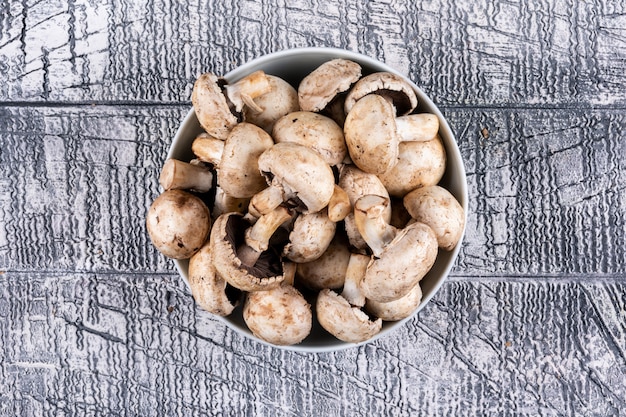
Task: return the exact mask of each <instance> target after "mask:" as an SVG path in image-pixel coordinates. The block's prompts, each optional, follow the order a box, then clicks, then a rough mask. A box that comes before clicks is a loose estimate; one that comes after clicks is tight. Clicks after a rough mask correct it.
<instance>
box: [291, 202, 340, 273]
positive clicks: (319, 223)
mask: <svg viewBox="0 0 626 417" xmlns="http://www.w3.org/2000/svg"><path fill="white" fill-rule="evenodd" d="M336 229H337V224H336V223H335V222H333V221H332V220H330V219H329V218H328V210H327V209H322V210H320V211H318V212H316V213H308V214H300V215H299V216H298V217H297V218H296V220H295V221H294V223H293V228H292V229H291V233H290V234H289V243H288V244H287V245H286V246H285V249H284V250H283V254H284V256H285V257H286V258H287V259H289V260H291V261H293V262H299V263H301V262H310V261H313V260H315V259H317V258H319V257H320V256H322V254H323V253H324V252H325V251H326V249H327V248H328V245H330V242H331V241H332V240H333V236H334V235H335V230H336Z"/></svg>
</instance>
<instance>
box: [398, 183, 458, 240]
mask: <svg viewBox="0 0 626 417" xmlns="http://www.w3.org/2000/svg"><path fill="white" fill-rule="evenodd" d="M404 206H405V207H406V209H407V211H408V212H409V214H410V215H411V217H413V218H414V219H415V220H417V221H418V222H422V223H425V224H427V225H429V226H430V227H431V228H432V229H433V231H434V232H435V235H436V236H437V242H438V244H439V247H440V248H442V249H444V250H447V251H451V250H452V249H454V247H455V246H456V245H457V243H458V242H459V240H460V239H461V236H462V235H463V230H464V228H465V213H464V210H463V207H462V206H461V204H459V202H458V200H457V199H456V198H455V197H454V196H453V195H452V194H451V193H450V191H448V190H446V189H445V188H443V187H440V186H438V185H431V186H428V187H422V188H418V189H416V190H413V191H411V192H410V193H408V194H407V195H406V196H405V197H404Z"/></svg>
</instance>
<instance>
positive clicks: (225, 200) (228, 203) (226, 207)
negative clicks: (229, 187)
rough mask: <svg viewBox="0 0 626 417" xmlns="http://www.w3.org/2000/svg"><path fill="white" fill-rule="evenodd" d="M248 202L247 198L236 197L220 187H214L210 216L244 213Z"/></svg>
mask: <svg viewBox="0 0 626 417" xmlns="http://www.w3.org/2000/svg"><path fill="white" fill-rule="evenodd" d="M249 203H250V199H249V198H237V197H233V196H231V195H230V194H227V193H226V192H225V191H224V189H223V188H222V187H219V186H217V187H215V199H214V202H213V208H212V210H211V216H213V218H214V219H217V218H218V217H219V216H221V215H222V214H224V213H231V212H237V213H242V214H243V213H245V212H246V209H247V208H248V204H249Z"/></svg>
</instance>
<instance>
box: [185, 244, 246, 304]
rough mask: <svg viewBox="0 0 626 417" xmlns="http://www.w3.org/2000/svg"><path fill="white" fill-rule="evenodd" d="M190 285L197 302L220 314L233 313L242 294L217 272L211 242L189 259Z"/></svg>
mask: <svg viewBox="0 0 626 417" xmlns="http://www.w3.org/2000/svg"><path fill="white" fill-rule="evenodd" d="M189 287H190V288H191V295H192V296H193V298H194V300H196V303H198V305H199V306H200V307H202V308H203V309H204V310H206V311H208V312H209V313H212V314H216V315H218V316H228V315H229V314H231V313H232V312H233V310H234V309H235V307H236V306H237V304H238V303H239V300H238V298H239V296H240V295H241V292H240V291H237V290H235V289H234V288H233V287H231V286H229V285H228V283H227V282H226V281H225V280H224V279H222V278H221V277H219V276H218V275H217V274H216V273H215V266H214V264H213V258H212V253H211V245H210V243H209V242H206V243H205V244H204V246H203V247H202V248H201V249H200V250H199V251H198V252H196V253H195V254H194V255H193V256H192V257H191V259H189Z"/></svg>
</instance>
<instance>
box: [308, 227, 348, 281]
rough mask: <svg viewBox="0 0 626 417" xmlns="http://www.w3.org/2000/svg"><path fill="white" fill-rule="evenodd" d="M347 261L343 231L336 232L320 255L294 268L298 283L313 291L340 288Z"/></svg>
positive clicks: (346, 242) (345, 239) (346, 245)
mask: <svg viewBox="0 0 626 417" xmlns="http://www.w3.org/2000/svg"><path fill="white" fill-rule="evenodd" d="M349 261H350V248H349V247H348V240H347V238H346V236H345V235H344V234H343V233H336V234H335V236H334V238H333V240H332V241H331V242H330V245H328V248H326V250H325V251H324V253H323V254H322V256H320V257H319V258H317V259H315V260H313V261H310V262H303V263H299V264H298V266H297V269H296V275H297V279H298V284H302V285H304V286H305V287H307V288H309V289H311V290H314V291H319V290H321V289H324V288H330V289H333V290H336V289H340V288H341V287H342V286H343V284H344V280H345V276H346V269H347V268H348V262H349Z"/></svg>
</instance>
